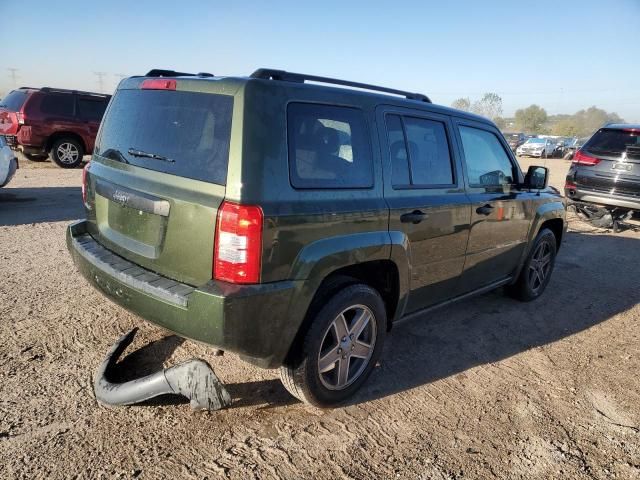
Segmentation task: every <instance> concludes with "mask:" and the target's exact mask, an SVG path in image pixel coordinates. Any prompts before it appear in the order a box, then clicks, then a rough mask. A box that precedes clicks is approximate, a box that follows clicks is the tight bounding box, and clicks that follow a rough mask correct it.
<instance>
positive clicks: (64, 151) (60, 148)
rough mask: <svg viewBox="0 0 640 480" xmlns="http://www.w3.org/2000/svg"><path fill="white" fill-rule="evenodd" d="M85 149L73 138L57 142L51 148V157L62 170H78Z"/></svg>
mask: <svg viewBox="0 0 640 480" xmlns="http://www.w3.org/2000/svg"><path fill="white" fill-rule="evenodd" d="M83 155H84V148H83V147H82V145H81V144H80V142H78V141H77V140H75V139H73V138H61V139H60V140H56V141H55V142H54V143H53V146H52V147H51V151H50V152H49V156H50V157H51V160H53V161H54V162H55V163H56V165H58V166H59V167H61V168H76V167H77V166H79V165H80V164H81V163H82V157H83Z"/></svg>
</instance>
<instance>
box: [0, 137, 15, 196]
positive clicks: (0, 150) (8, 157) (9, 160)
mask: <svg viewBox="0 0 640 480" xmlns="http://www.w3.org/2000/svg"><path fill="white" fill-rule="evenodd" d="M17 168H18V159H17V158H16V156H15V154H14V153H13V150H11V149H10V148H9V146H8V145H7V142H6V140H5V139H4V137H3V136H2V135H0V187H4V186H5V185H6V184H7V183H9V180H11V178H12V177H13V175H14V174H15V173H16V169H17Z"/></svg>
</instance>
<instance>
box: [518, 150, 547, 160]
mask: <svg viewBox="0 0 640 480" xmlns="http://www.w3.org/2000/svg"><path fill="white" fill-rule="evenodd" d="M543 153H544V151H542V152H523V151H520V153H518V155H520V156H521V157H538V158H540V157H542V154H543Z"/></svg>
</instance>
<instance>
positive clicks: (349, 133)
mask: <svg viewBox="0 0 640 480" xmlns="http://www.w3.org/2000/svg"><path fill="white" fill-rule="evenodd" d="M287 122H288V140H289V171H290V176H291V183H292V185H293V186H294V187H297V188H361V187H371V186H372V185H373V164H372V161H371V148H370V145H369V138H368V132H367V127H366V122H365V119H364V115H363V113H362V112H361V111H360V110H357V109H355V108H347V107H334V106H328V105H315V104H306V103H292V104H290V105H289V107H288V110H287Z"/></svg>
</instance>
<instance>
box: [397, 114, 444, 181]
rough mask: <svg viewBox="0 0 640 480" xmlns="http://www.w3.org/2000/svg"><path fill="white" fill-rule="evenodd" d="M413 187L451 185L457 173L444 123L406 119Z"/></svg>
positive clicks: (421, 119) (412, 118)
mask: <svg viewBox="0 0 640 480" xmlns="http://www.w3.org/2000/svg"><path fill="white" fill-rule="evenodd" d="M404 126H405V130H406V134H407V143H408V145H409V165H410V166H411V183H412V184H413V185H451V184H452V183H453V170H452V167H451V157H450V155H449V144H448V142H447V134H446V132H445V127H444V124H443V123H442V122H437V121H433V120H425V119H423V118H414V117H404Z"/></svg>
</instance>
